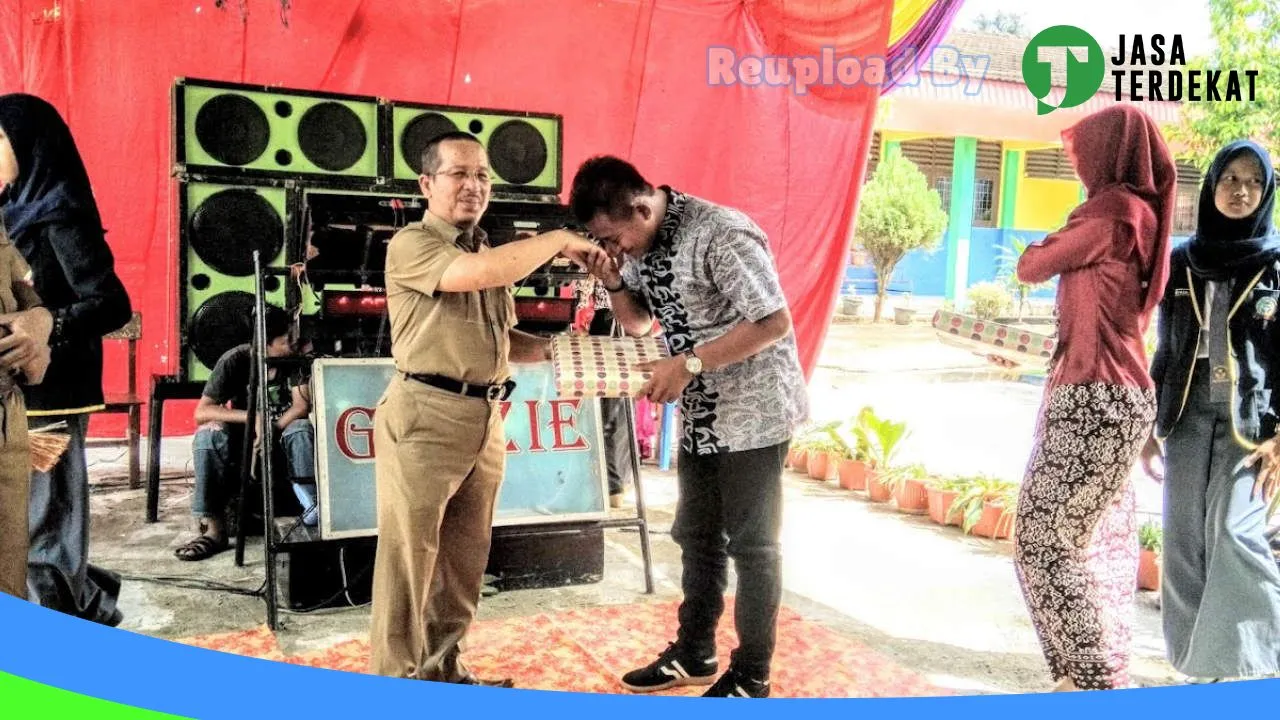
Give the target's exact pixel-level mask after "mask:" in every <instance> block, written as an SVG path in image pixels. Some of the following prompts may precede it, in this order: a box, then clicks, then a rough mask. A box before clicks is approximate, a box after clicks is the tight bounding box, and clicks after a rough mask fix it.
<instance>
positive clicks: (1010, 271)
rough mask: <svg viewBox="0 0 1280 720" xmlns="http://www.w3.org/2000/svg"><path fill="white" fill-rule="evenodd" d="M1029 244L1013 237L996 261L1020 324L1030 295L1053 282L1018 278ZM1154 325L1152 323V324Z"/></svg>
mask: <svg viewBox="0 0 1280 720" xmlns="http://www.w3.org/2000/svg"><path fill="white" fill-rule="evenodd" d="M1028 245H1030V243H1028V242H1027V240H1026V239H1025V238H1022V237H1016V236H1015V237H1013V238H1011V239H1010V240H1009V244H1008V245H1007V246H1006V247H1003V248H1001V250H1000V258H999V260H998V268H999V269H998V271H997V274H998V276H999V278H1000V279H1002V280H1003V281H1004V283H1005V286H1006V287H1007V288H1009V290H1011V291H1012V292H1013V295H1014V298H1013V300H1014V304H1015V306H1016V312H1015V318H1014V319H1015V321H1016V322H1022V319H1023V317H1025V315H1026V310H1027V306H1028V305H1029V304H1030V300H1031V293H1033V292H1035V291H1036V290H1039V289H1041V288H1047V287H1052V286H1053V282H1043V283H1025V282H1022V280H1021V279H1020V278H1019V277H1018V261H1019V260H1021V259H1022V254H1023V253H1025V252H1026V251H1027V247H1028ZM1152 324H1153V325H1154V323H1152Z"/></svg>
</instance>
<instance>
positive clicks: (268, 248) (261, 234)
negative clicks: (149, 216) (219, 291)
mask: <svg viewBox="0 0 1280 720" xmlns="http://www.w3.org/2000/svg"><path fill="white" fill-rule="evenodd" d="M190 235H191V248H192V249H193V250H194V251H195V253H196V255H197V256H198V257H199V258H200V259H201V260H203V261H204V262H205V263H206V264H208V266H209V267H211V268H213V269H214V270H216V271H218V272H220V273H222V274H224V275H233V276H236V277H244V276H246V275H252V274H253V251H254V250H258V251H259V252H260V254H261V255H260V256H261V258H262V264H263V266H266V265H267V264H268V263H270V262H271V261H272V260H275V258H276V256H278V255H279V254H280V250H281V248H283V247H284V222H283V221H282V220H281V219H280V215H279V213H278V212H276V209H275V208H274V207H272V206H271V203H269V202H267V200H266V198H264V197H262V196H261V195H259V194H257V193H255V192H253V191H252V190H244V189H233V190H221V191H219V192H217V193H214V194H213V195H212V196H210V197H209V199H207V200H205V201H204V202H203V203H201V204H200V207H198V208H196V211H195V212H194V213H192V214H191V233H190Z"/></svg>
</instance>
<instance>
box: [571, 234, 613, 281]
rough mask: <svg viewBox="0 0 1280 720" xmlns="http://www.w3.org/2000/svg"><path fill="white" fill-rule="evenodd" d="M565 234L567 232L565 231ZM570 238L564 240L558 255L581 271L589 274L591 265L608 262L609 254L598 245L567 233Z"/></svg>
mask: <svg viewBox="0 0 1280 720" xmlns="http://www.w3.org/2000/svg"><path fill="white" fill-rule="evenodd" d="M565 232H567V231H565ZM569 234H570V235H571V237H569V238H566V241H565V244H564V247H563V248H562V249H561V250H560V254H561V255H563V256H565V257H567V258H569V259H570V260H572V261H574V262H575V263H577V264H578V265H579V266H581V267H582V268H583V269H585V270H587V271H588V272H590V270H591V268H592V266H593V265H596V264H598V263H600V262H602V260H603V261H608V260H609V254H608V253H606V252H605V251H604V249H603V248H601V247H600V246H599V245H596V244H595V243H593V242H591V241H590V240H587V239H586V238H583V237H579V236H577V235H573V234H572V233H569Z"/></svg>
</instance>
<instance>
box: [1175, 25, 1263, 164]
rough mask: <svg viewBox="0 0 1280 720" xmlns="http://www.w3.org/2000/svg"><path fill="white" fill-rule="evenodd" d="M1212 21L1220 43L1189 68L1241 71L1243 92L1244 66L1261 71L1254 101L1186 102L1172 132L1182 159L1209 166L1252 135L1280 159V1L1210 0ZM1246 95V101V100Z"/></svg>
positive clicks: (1245, 85) (1193, 60) (1245, 87)
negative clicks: (1278, 53)
mask: <svg viewBox="0 0 1280 720" xmlns="http://www.w3.org/2000/svg"><path fill="white" fill-rule="evenodd" d="M1209 25H1210V29H1211V32H1212V34H1213V39H1214V43H1215V44H1216V45H1217V47H1216V48H1215V49H1214V50H1213V52H1212V53H1211V54H1210V55H1209V57H1207V58H1205V57H1195V58H1191V59H1189V60H1188V61H1187V69H1188V70H1206V69H1208V70H1222V71H1224V75H1223V77H1222V80H1221V81H1220V82H1219V87H1223V83H1224V82H1225V80H1226V77H1225V72H1226V71H1229V70H1239V71H1240V82H1241V92H1242V93H1247V92H1248V80H1247V78H1246V77H1245V76H1244V71H1245V70H1257V71H1258V76H1257V78H1256V79H1255V80H1254V88H1255V89H1256V91H1257V94H1256V96H1255V98H1254V101H1253V102H1197V103H1186V102H1184V103H1183V104H1182V119H1181V122H1180V123H1179V124H1178V125H1176V126H1173V127H1171V128H1169V130H1168V136H1169V139H1170V140H1171V141H1173V143H1174V144H1175V145H1178V146H1181V147H1179V149H1178V151H1177V155H1178V158H1179V159H1180V160H1185V161H1188V162H1192V163H1194V164H1195V165H1196V166H1197V167H1199V168H1200V169H1201V170H1202V171H1203V170H1206V169H1208V167H1209V163H1210V162H1211V161H1212V160H1213V156H1214V155H1215V154H1217V152H1218V150H1219V149H1221V148H1222V146H1223V145H1226V144H1227V143H1229V142H1231V141H1233V140H1241V139H1249V140H1253V141H1255V142H1257V143H1258V144H1260V145H1262V146H1263V147H1265V148H1267V150H1268V151H1270V153H1271V157H1272V162H1276V161H1278V160H1280V66H1277V64H1276V62H1275V54H1276V48H1280V3H1277V2H1275V0H1209ZM1247 99H1248V98H1247V95H1246V100H1247Z"/></svg>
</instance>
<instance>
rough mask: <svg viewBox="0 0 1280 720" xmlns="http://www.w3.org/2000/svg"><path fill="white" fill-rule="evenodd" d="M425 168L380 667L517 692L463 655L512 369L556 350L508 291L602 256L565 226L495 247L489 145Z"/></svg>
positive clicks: (380, 568)
mask: <svg viewBox="0 0 1280 720" xmlns="http://www.w3.org/2000/svg"><path fill="white" fill-rule="evenodd" d="M422 163H423V174H422V175H421V176H420V177H419V179H418V182H419V186H420V187H421V189H422V194H423V196H424V197H426V199H427V204H428V210H427V212H426V215H425V216H424V218H423V221H422V222H421V223H415V224H413V225H409V226H408V227H405V228H404V229H402V230H401V231H400V232H399V233H397V234H396V236H395V237H394V238H392V240H391V244H390V246H389V247H388V249H387V268H386V269H387V273H386V286H387V309H388V312H389V313H390V316H391V355H392V357H393V358H394V359H395V363H396V370H397V374H396V376H395V378H394V379H393V380H392V381H391V384H390V386H388V388H387V391H386V392H385V393H384V394H383V396H382V398H381V399H380V400H379V401H378V409H377V411H376V413H375V415H374V447H375V453H376V461H375V462H376V465H375V469H376V476H377V488H378V554H377V560H376V563H375V565H374V577H373V623H372V631H371V644H372V646H373V662H372V671H373V672H374V673H376V674H378V675H389V676H393V677H408V678H417V679H421V680H435V681H442V682H453V683H463V684H471V685H475V684H500V685H504V686H507V687H510V681H509V680H504V681H499V682H496V683H491V682H482V681H480V680H478V679H477V678H476V677H475V676H474V675H472V674H471V673H470V671H468V670H467V668H466V666H465V665H464V664H463V663H462V662H461V660H460V658H459V654H460V652H461V643H462V641H463V638H464V637H465V636H466V633H467V629H468V627H469V626H470V625H471V621H472V620H473V619H474V618H475V613H476V605H477V603H478V602H479V599H480V588H481V583H482V578H483V577H484V569H485V566H486V565H487V563H488V557H489V541H490V533H491V530H492V522H493V511H494V503H495V501H496V499H497V495H498V488H499V486H500V485H501V483H502V477H503V474H504V472H505V469H506V439H505V437H504V435H503V430H502V414H501V412H500V409H499V402H500V401H501V400H502V399H504V398H505V397H506V395H507V394H509V387H508V386H507V381H508V380H509V378H510V368H509V366H508V364H507V363H508V360H511V361H514V362H536V361H539V360H544V359H547V358H549V356H550V344H549V341H547V340H545V339H543V338H538V337H536V336H533V335H528V334H526V333H522V332H519V331H517V330H515V329H514V326H515V324H516V323H515V304H514V302H513V301H512V299H511V294H510V292H509V291H508V290H507V287H508V286H510V285H512V284H513V283H515V282H517V281H519V280H521V279H522V278H524V277H526V276H528V275H529V273H531V272H533V271H534V270H535V269H537V268H538V267H539V266H540V265H542V264H543V263H545V262H547V261H548V260H550V259H551V258H553V257H555V256H556V255H564V256H565V257H568V258H570V259H572V260H574V261H576V262H578V263H579V264H581V265H583V266H584V267H585V266H586V265H587V264H588V263H589V262H590V261H591V260H592V259H598V258H599V257H602V256H604V251H603V250H601V249H600V248H598V247H596V246H595V245H593V244H592V243H590V242H588V241H586V240H584V239H583V238H581V237H579V236H577V235H575V234H573V233H571V232H568V231H564V230H557V231H553V232H550V233H545V234H543V235H538V236H536V237H532V238H529V239H526V240H521V241H519V242H514V243H508V244H506V245H503V246H501V247H498V248H490V247H488V245H487V244H486V240H485V236H484V232H483V231H482V230H480V229H479V228H477V227H476V225H477V224H478V223H479V221H480V218H481V216H482V215H483V214H484V211H485V209H486V208H487V207H488V205H489V189H490V183H491V180H490V175H489V160H488V157H487V155H486V153H485V150H484V147H483V146H482V145H481V144H480V143H479V142H478V141H477V140H476V139H475V138H474V137H472V136H470V135H468V134H465V133H451V134H449V135H445V136H442V137H440V138H437V139H436V140H434V141H432V143H431V144H430V145H428V146H427V148H426V149H425V150H424V151H423V154H422Z"/></svg>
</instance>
